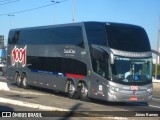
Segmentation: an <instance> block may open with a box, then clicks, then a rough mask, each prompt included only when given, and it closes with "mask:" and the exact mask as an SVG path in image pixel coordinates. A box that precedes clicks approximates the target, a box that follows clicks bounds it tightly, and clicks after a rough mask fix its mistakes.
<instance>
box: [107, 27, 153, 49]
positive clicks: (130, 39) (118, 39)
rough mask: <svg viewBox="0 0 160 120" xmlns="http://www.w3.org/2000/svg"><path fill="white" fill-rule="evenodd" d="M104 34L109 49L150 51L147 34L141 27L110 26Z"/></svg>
mask: <svg viewBox="0 0 160 120" xmlns="http://www.w3.org/2000/svg"><path fill="white" fill-rule="evenodd" d="M106 33H107V37H108V46H109V47H110V48H113V49H116V50H122V51H130V52H148V51H150V50H151V48H150V44H149V40H148V37H147V34H146V32H145V30H144V29H143V28H141V27H133V26H132V27H131V26H114V25H110V26H107V27H106ZM142 46H143V47H142Z"/></svg>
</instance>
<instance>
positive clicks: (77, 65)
mask: <svg viewBox="0 0 160 120" xmlns="http://www.w3.org/2000/svg"><path fill="white" fill-rule="evenodd" d="M27 64H28V68H29V69H32V70H41V71H48V72H60V73H68V74H78V75H87V67H86V64H85V63H83V62H81V61H78V60H75V59H70V58H60V57H33V56H28V57H27Z"/></svg>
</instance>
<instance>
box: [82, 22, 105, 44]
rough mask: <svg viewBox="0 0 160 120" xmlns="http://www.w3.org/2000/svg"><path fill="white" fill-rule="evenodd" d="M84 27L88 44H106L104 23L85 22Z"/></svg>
mask: <svg viewBox="0 0 160 120" xmlns="http://www.w3.org/2000/svg"><path fill="white" fill-rule="evenodd" d="M85 28H86V33H87V39H88V44H89V45H91V44H96V45H106V32H105V26H104V24H102V23H86V24H85Z"/></svg>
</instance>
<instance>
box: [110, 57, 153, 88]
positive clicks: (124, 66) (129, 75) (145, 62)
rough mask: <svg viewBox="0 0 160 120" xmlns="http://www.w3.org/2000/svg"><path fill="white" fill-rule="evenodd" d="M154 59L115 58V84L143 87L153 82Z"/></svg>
mask: <svg viewBox="0 0 160 120" xmlns="http://www.w3.org/2000/svg"><path fill="white" fill-rule="evenodd" d="M151 68H152V59H151V58H145V59H135V58H125V57H119V56H114V64H112V65H111V71H112V79H113V81H114V82H117V83H121V84H127V85H131V84H134V85H142V84H148V83H151V81H152V69H151Z"/></svg>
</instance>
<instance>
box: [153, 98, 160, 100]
mask: <svg viewBox="0 0 160 120" xmlns="http://www.w3.org/2000/svg"><path fill="white" fill-rule="evenodd" d="M152 99H153V100H156V101H160V99H158V98H152Z"/></svg>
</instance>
